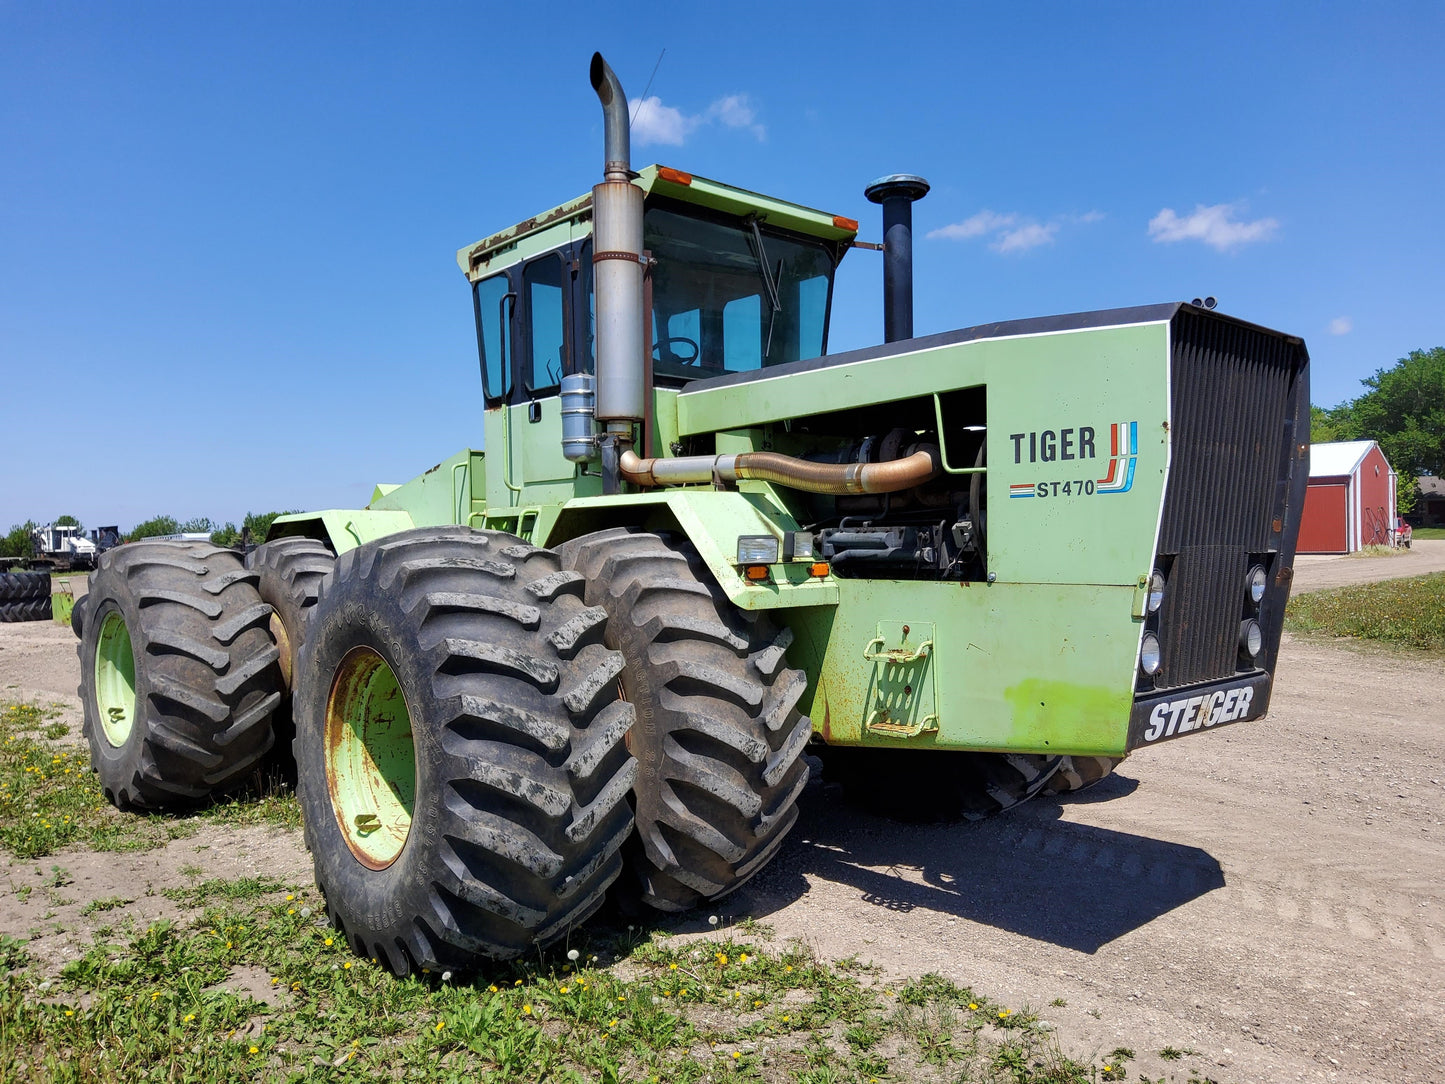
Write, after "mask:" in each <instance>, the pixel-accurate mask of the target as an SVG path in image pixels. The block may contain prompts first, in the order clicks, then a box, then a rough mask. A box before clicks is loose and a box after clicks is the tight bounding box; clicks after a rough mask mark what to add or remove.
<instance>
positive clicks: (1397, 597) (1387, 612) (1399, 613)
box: [1285, 572, 1445, 654]
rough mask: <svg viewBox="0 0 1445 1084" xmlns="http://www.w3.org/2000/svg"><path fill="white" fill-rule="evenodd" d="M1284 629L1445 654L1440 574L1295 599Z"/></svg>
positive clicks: (1444, 582) (1444, 584) (1443, 578)
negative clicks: (1372, 641) (1374, 641)
mask: <svg viewBox="0 0 1445 1084" xmlns="http://www.w3.org/2000/svg"><path fill="white" fill-rule="evenodd" d="M1285 627H1286V628H1288V629H1290V630H1292V631H1295V632H1303V633H1313V634H1319V635H1325V636H1336V637H1341V636H1343V637H1353V638H1355V639H1360V640H1376V641H1379V642H1382V643H1386V644H1390V645H1392V646H1396V647H1407V648H1412V649H1416V650H1420V651H1426V652H1430V653H1432V654H1445V572H1433V573H1430V574H1429V575H1426V576H1412V577H1409V578H1407V579H1398V580H1385V581H1383V582H1381V583H1367V584H1359V585H1356V586H1353V587H1341V588H1336V589H1334V590H1329V591H1310V592H1308V593H1306V594H1303V595H1296V596H1294V597H1293V598H1291V599H1290V600H1289V608H1288V609H1287V610H1286V611H1285Z"/></svg>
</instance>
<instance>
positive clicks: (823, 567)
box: [808, 561, 828, 576]
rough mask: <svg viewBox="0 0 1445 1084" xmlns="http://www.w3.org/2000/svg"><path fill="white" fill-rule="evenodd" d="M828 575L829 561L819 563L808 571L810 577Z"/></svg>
mask: <svg viewBox="0 0 1445 1084" xmlns="http://www.w3.org/2000/svg"><path fill="white" fill-rule="evenodd" d="M827 574H828V562H827V561H819V562H818V563H817V564H815V565H813V566H812V567H811V568H810V569H808V575H810V576H826V575H827Z"/></svg>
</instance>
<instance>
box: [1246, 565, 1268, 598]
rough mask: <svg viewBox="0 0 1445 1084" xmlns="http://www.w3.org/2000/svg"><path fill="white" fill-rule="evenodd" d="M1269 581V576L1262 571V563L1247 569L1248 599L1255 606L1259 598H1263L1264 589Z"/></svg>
mask: <svg viewBox="0 0 1445 1084" xmlns="http://www.w3.org/2000/svg"><path fill="white" fill-rule="evenodd" d="M1268 582H1269V577H1268V575H1266V573H1265V571H1264V565H1255V566H1254V567H1253V568H1251V569H1250V570H1249V586H1248V591H1249V601H1250V602H1252V603H1254V604H1255V605H1256V606H1258V605H1259V601H1260V599H1262V598H1264V589H1265V586H1266V584H1267V583H1268Z"/></svg>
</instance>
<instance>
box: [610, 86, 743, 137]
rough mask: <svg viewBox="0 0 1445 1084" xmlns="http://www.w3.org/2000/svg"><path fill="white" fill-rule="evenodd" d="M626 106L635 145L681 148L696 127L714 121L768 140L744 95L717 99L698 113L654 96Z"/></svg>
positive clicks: (631, 102)
mask: <svg viewBox="0 0 1445 1084" xmlns="http://www.w3.org/2000/svg"><path fill="white" fill-rule="evenodd" d="M627 106H628V112H629V113H630V115H631V117H632V141H633V142H634V143H636V144H637V145H638V146H646V145H647V144H649V143H661V144H664V145H666V146H669V147H680V146H682V145H683V144H684V143H685V142H687V138H688V137H689V136H690V135H692V133H693V132H695V131H697V129H698V128H701V127H702V126H703V125H705V124H711V123H713V122H714V121H716V122H718V123H720V124H722V125H723V126H724V127H725V128H745V129H747V130H748V131H750V132H752V134H753V135H754V136H755V137H757V138H758V139H759V140H762V139H765V138H767V129H766V128H764V127H763V126H762V125H761V124H758V123H756V121H757V113H756V111H755V110H754V109H753V107H752V104H751V103H750V102H749V100H748V97H747V95H746V94H729V95H728V96H727V97H725V98H719V99H718V100H717V101H715V102H713V103H712V105H710V106H708V107H707V108H706V109H705V110H703V111H702V112H701V113H684V112H683V111H682V110H681V109H678V108H676V107H675V106H671V105H664V104H663V102H662V99H661V98H659V97H657V95H655V94H654V95H652V96H651V97H648V98H632V99H629V100H628V103H627Z"/></svg>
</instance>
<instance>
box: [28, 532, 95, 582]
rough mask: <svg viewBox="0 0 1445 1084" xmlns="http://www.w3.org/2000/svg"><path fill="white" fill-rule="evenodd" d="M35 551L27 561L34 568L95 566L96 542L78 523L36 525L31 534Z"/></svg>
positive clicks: (56, 569) (69, 568) (59, 569)
mask: <svg viewBox="0 0 1445 1084" xmlns="http://www.w3.org/2000/svg"><path fill="white" fill-rule="evenodd" d="M32 538H33V539H34V547H35V555H34V556H33V557H32V558H31V559H30V560H29V561H27V562H26V564H27V565H28V566H29V567H30V568H33V569H36V570H37V571H38V570H42V569H48V570H50V571H52V572H68V571H70V570H71V569H88V568H94V567H95V559H96V556H97V550H96V545H95V543H94V542H92V541H91V540H90V539H89V538H86V537H85V534H84V533H83V532H82V530H81V528H79V527H77V526H65V527H60V526H56V525H55V524H53V523H50V524H46V525H45V526H44V527H37V528H36V529H35V531H34V532H33V534H32Z"/></svg>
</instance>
